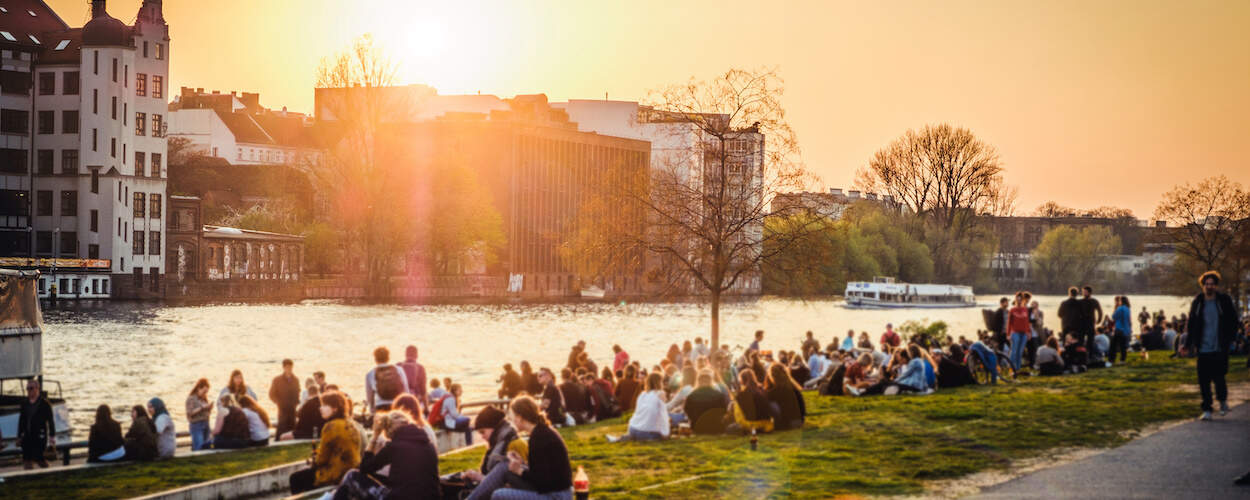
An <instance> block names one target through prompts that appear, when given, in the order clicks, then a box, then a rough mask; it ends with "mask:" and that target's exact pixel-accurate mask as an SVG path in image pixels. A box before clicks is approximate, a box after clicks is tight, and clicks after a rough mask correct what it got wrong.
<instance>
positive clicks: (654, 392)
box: [608, 373, 669, 442]
mask: <svg viewBox="0 0 1250 500" xmlns="http://www.w3.org/2000/svg"><path fill="white" fill-rule="evenodd" d="M663 387H664V377H663V376H661V375H660V374H659V373H652V374H650V375H647V383H646V391H645V392H643V393H642V394H641V395H639V396H638V402H637V404H635V405H634V416H632V417H630V419H629V434H626V435H624V436H621V438H620V439H617V438H615V437H613V436H608V441H611V442H616V441H659V440H661V439H664V438H666V437H668V433H669V421H668V418H669V416H668V411H666V407H665V405H664V389H663Z"/></svg>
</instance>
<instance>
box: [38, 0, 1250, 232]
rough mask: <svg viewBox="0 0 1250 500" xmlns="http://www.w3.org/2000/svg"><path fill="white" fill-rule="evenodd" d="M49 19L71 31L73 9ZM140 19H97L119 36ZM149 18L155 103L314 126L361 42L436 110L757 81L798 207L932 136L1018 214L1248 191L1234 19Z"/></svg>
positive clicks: (416, 5) (1169, 15) (818, 15)
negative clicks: (987, 178)
mask: <svg viewBox="0 0 1250 500" xmlns="http://www.w3.org/2000/svg"><path fill="white" fill-rule="evenodd" d="M48 3H49V5H51V6H52V7H53V8H54V9H56V10H57V12H58V13H59V14H60V15H62V16H63V17H64V19H65V21H66V22H67V23H68V24H70V25H71V26H81V25H82V24H83V23H84V22H86V20H87V19H88V18H89V11H90V4H89V2H85V1H81V0H50V1H49V2H48ZM140 3H141V0H111V1H109V2H108V10H109V12H110V13H111V14H113V15H114V16H116V17H118V18H119V19H122V20H123V21H126V22H129V21H130V20H131V19H130V18H129V17H130V16H132V13H133V12H135V11H136V9H137V7H138V6H139V4H140ZM165 18H166V20H167V21H168V23H169V25H170V30H171V35H172V36H173V38H174V42H173V43H172V45H173V47H172V48H173V52H172V58H171V61H170V63H171V69H170V79H171V81H170V82H169V88H170V89H177V88H178V87H179V86H184V85H185V86H190V87H203V88H205V89H206V90H212V89H217V90H221V91H223V92H229V91H231V90H239V91H248V92H259V93H260V94H261V104H262V105H264V106H267V107H271V108H281V107H282V106H287V107H288V108H289V109H291V110H292V111H303V112H311V111H312V98H313V86H314V82H315V78H316V70H317V66H318V64H319V62H320V61H321V59H322V58H323V57H326V56H330V55H332V54H335V53H337V52H339V51H342V50H344V49H345V48H347V46H348V45H349V44H350V43H351V42H352V40H353V39H355V38H356V37H358V36H360V35H361V34H364V33H372V34H373V35H374V36H375V38H376V39H377V40H378V41H379V42H380V43H381V44H382V45H383V46H385V47H386V48H387V49H388V51H389V52H390V54H391V55H392V56H393V57H394V58H395V59H396V60H397V62H398V63H400V65H401V72H400V75H399V81H398V83H401V84H408V83H422V84H427V85H430V86H433V87H435V88H437V89H438V90H439V91H440V93H443V94H460V93H463V94H472V93H475V92H478V91H480V92H481V93H484V94H486V93H489V94H496V95H499V96H501V97H510V96H512V95H515V94H526V93H545V94H547V95H548V97H549V98H551V99H552V100H565V99H570V98H572V99H578V98H584V99H593V98H602V97H603V96H604V93H605V92H606V93H607V95H608V97H609V98H611V99H620V100H643V99H645V98H646V96H647V91H648V90H649V89H656V88H659V87H661V86H664V85H667V84H672V83H680V82H683V81H685V80H686V79H688V78H690V77H696V78H700V79H703V78H711V77H713V76H715V75H716V74H717V73H719V72H722V71H724V70H726V69H728V68H731V67H747V68H754V67H772V66H776V67H778V69H779V72H780V74H781V75H782V76H783V77H784V78H785V79H786V87H787V92H786V98H785V106H786V109H787V111H788V113H789V117H790V119H791V123H792V125H793V126H794V128H795V130H796V132H797V133H798V137H799V140H800V141H801V145H802V146H803V151H804V155H803V157H804V161H805V162H806V163H807V165H808V167H809V168H810V169H811V170H812V172H814V173H815V174H816V175H817V176H818V177H819V178H820V179H822V180H823V182H824V186H813V188H820V187H823V188H830V187H842V188H851V187H852V184H853V181H854V176H855V171H856V170H857V169H858V168H860V167H862V166H863V165H864V164H865V163H866V162H867V160H868V159H869V158H870V157H871V155H872V153H873V152H875V151H876V150H877V149H879V148H881V147H884V146H885V145H886V144H888V143H889V142H890V141H892V140H894V139H895V138H897V137H898V136H900V135H902V134H903V132H905V131H906V130H907V129H909V128H919V127H922V126H923V125H925V124H927V123H940V122H948V123H951V124H953V125H957V126H961V127H966V128H969V129H971V130H972V131H973V132H974V133H976V134H977V136H978V137H980V138H981V139H982V140H984V141H986V142H988V143H990V144H992V145H994V146H995V147H996V148H998V150H999V152H1000V155H1001V158H1002V161H1003V164H1004V166H1005V168H1006V169H1007V172H1006V179H1007V181H1008V182H1009V183H1011V184H1013V185H1016V186H1018V187H1019V188H1020V199H1019V202H1018V204H1017V213H1019V214H1028V213H1031V212H1032V211H1033V210H1034V209H1035V208H1036V207H1037V206H1038V205H1040V204H1042V203H1043V202H1045V201H1051V200H1053V201H1056V202H1058V203H1060V204H1063V205H1068V206H1073V207H1077V208H1092V207H1096V206H1100V205H1115V206H1121V207H1125V208H1129V209H1131V210H1133V212H1134V214H1135V215H1136V216H1138V217H1139V218H1150V216H1151V214H1152V212H1153V210H1154V207H1155V205H1156V202H1157V200H1158V198H1159V196H1160V195H1161V194H1162V193H1163V192H1164V191H1166V190H1168V189H1170V188H1171V187H1172V186H1173V185H1175V184H1178V183H1181V182H1185V181H1197V180H1200V179H1202V178H1204V177H1209V176H1213V175H1220V174H1224V175H1227V176H1229V177H1230V178H1232V179H1234V180H1236V181H1238V182H1241V183H1242V184H1250V140H1247V138H1248V137H1250V92H1247V91H1246V89H1248V88H1250V31H1247V30H1245V29H1244V27H1245V26H1247V25H1250V2H1240V1H1225V2H1185V3H1181V2H1172V3H1169V2H1131V1H1118V0H1117V1H1104V2H1096V3H1085V2H1067V1H1055V2H1015V1H1012V2H996V3H986V2H964V1H959V2H942V3H929V2H911V1H902V2H889V3H879V4H860V3H849V2H786V3H784V4H783V5H780V6H776V7H769V8H764V6H763V5H761V4H759V3H746V2H743V3H734V2H728V3H726V2H716V3H711V2H680V3H667V2H651V1H639V2H630V3H615V4H611V5H603V4H599V3H591V4H578V3H564V2H533V3H524V4H522V3H520V2H455V3H452V2H437V3H426V2H415V1H410V0H374V1H367V0H360V1H358V2H351V3H347V2H335V1H330V0H308V1H266V2H245V1H239V0H222V1H218V2H215V3H213V4H212V5H211V6H206V5H205V4H202V3H192V2H167V5H166V6H165ZM293 33H294V34H293ZM172 93H173V92H171V94H172ZM1075 180H1080V181H1081V183H1080V184H1077V183H1074V181H1075Z"/></svg>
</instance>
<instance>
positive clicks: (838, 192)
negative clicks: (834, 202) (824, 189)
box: [829, 188, 843, 196]
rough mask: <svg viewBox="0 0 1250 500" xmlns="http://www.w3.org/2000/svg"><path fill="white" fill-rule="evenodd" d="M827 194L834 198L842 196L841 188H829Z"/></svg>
mask: <svg viewBox="0 0 1250 500" xmlns="http://www.w3.org/2000/svg"><path fill="white" fill-rule="evenodd" d="M829 194H831V195H834V196H843V195H842V188H830V189H829Z"/></svg>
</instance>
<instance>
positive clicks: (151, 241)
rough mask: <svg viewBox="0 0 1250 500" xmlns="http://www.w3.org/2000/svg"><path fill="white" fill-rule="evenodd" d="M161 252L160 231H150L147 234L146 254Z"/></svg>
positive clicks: (158, 253)
mask: <svg viewBox="0 0 1250 500" xmlns="http://www.w3.org/2000/svg"><path fill="white" fill-rule="evenodd" d="M160 254H161V232H160V231H151V232H150V233H149V234H148V255H160Z"/></svg>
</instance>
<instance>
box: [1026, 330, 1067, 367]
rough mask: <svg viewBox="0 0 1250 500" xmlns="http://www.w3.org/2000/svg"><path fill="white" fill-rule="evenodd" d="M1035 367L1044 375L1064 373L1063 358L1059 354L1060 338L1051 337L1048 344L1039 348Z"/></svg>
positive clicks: (1047, 341)
mask: <svg viewBox="0 0 1250 500" xmlns="http://www.w3.org/2000/svg"><path fill="white" fill-rule="evenodd" d="M1033 368H1035V369H1036V370H1037V372H1038V373H1040V374H1042V375H1043V376H1052V375H1061V374H1063V358H1062V357H1061V356H1059V340H1058V339H1056V338H1054V337H1050V338H1048V339H1046V344H1045V345H1043V346H1042V347H1039V348H1038V349H1037V359H1036V360H1035V361H1034V365H1033Z"/></svg>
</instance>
